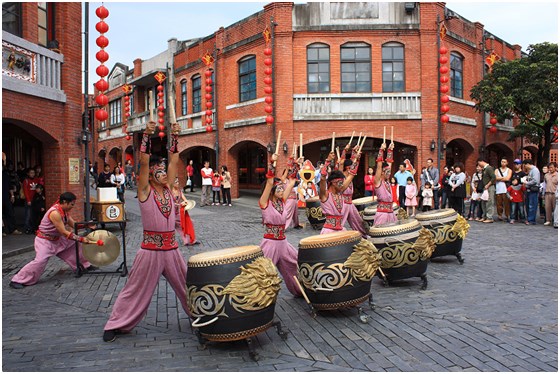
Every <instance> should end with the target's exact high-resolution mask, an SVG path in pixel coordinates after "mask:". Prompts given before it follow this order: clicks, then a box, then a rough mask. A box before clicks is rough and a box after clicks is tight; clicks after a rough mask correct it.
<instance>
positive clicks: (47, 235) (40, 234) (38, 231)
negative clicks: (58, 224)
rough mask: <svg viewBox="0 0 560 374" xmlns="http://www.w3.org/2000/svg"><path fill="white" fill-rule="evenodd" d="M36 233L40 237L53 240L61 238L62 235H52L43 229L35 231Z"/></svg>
mask: <svg viewBox="0 0 560 374" xmlns="http://www.w3.org/2000/svg"><path fill="white" fill-rule="evenodd" d="M35 235H37V236H38V237H39V238H43V239H47V240H50V241H51V242H55V241H57V240H58V239H59V238H60V236H56V235H52V234H46V233H44V232H42V231H41V230H37V231H36V232H35Z"/></svg>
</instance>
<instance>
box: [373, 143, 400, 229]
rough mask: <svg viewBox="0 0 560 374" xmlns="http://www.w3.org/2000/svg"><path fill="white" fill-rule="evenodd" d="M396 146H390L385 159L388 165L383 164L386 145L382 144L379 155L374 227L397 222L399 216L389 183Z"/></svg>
mask: <svg viewBox="0 0 560 374" xmlns="http://www.w3.org/2000/svg"><path fill="white" fill-rule="evenodd" d="M394 146H395V145H394V144H393V143H391V144H389V149H388V150H387V158H386V159H385V161H386V163H385V162H383V158H384V153H385V149H386V148H387V145H386V144H385V143H383V144H381V148H379V153H378V155H377V160H376V161H377V168H376V170H375V178H374V189H375V195H377V212H376V213H375V218H374V220H373V224H374V225H381V224H383V223H389V222H396V221H397V216H396V214H395V212H394V210H393V193H392V191H391V184H390V183H389V180H390V178H391V165H392V163H393V148H394Z"/></svg>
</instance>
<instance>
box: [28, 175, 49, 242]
mask: <svg viewBox="0 0 560 374" xmlns="http://www.w3.org/2000/svg"><path fill="white" fill-rule="evenodd" d="M31 211H32V213H33V215H32V217H33V220H32V226H33V231H34V232H35V231H36V230H37V228H39V224H40V223H41V220H42V219H43V216H44V215H45V212H46V211H47V205H46V202H45V188H44V187H43V185H42V184H38V185H37V186H35V196H33V201H31Z"/></svg>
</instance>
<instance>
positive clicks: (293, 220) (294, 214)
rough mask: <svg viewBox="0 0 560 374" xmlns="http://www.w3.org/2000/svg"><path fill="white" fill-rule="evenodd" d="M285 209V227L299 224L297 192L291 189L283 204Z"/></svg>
mask: <svg viewBox="0 0 560 374" xmlns="http://www.w3.org/2000/svg"><path fill="white" fill-rule="evenodd" d="M284 209H285V210H286V229H289V228H290V227H297V226H299V215H298V199H297V193H296V192H295V191H294V190H293V189H292V191H291V192H290V196H289V197H288V200H286V203H285V204H284Z"/></svg>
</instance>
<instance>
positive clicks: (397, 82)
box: [381, 43, 404, 92]
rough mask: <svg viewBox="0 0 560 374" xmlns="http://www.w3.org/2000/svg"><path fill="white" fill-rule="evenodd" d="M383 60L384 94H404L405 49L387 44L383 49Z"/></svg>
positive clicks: (400, 45)
mask: <svg viewBox="0 0 560 374" xmlns="http://www.w3.org/2000/svg"><path fill="white" fill-rule="evenodd" d="M381 56H382V58H383V73H382V74H383V77H382V80H383V92H404V47H403V45H402V44H400V43H387V44H385V45H383V47H382V49H381Z"/></svg>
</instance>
